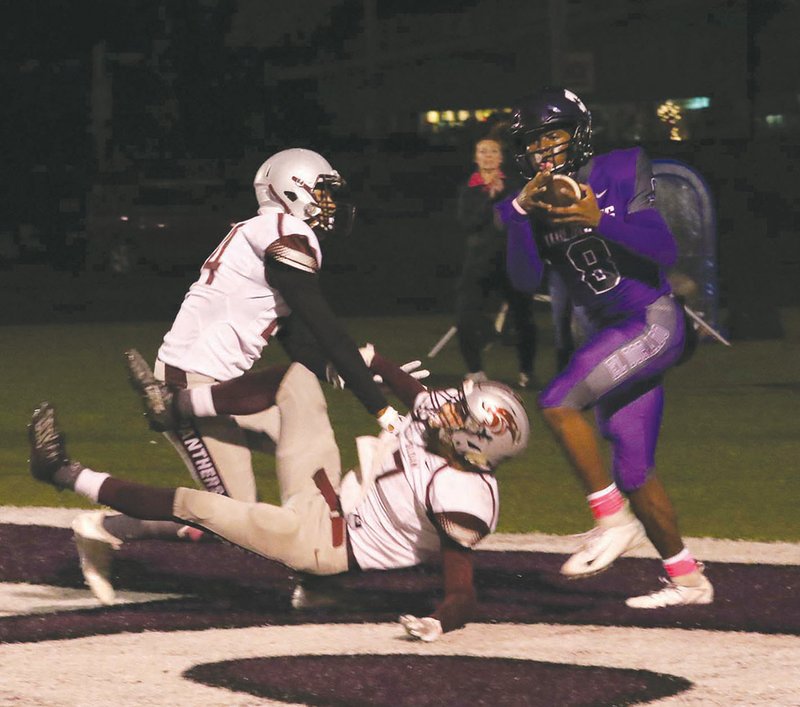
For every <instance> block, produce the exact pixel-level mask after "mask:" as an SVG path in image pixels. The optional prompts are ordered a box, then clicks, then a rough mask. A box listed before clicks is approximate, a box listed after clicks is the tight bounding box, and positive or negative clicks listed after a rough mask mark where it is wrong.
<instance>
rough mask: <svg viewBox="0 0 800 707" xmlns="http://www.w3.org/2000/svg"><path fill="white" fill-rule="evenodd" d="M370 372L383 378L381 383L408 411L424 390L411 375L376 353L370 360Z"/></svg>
mask: <svg viewBox="0 0 800 707" xmlns="http://www.w3.org/2000/svg"><path fill="white" fill-rule="evenodd" d="M370 370H371V371H373V372H374V373H377V374H378V375H379V376H380V377H381V378H383V382H384V383H386V385H388V386H389V389H390V390H391V391H392V392H393V393H394V394H395V395H396V396H397V397H398V398H400V400H401V401H402V402H403V405H405V406H406V407H407V408H408V409H409V410H411V409H412V408H413V407H414V401H415V400H416V399H417V396H418V395H419V394H420V393H421V392H422V391H424V390H426V388H425V386H424V385H422V383H420V382H419V381H418V380H417V379H416V378H414V377H413V376H412V375H411V374H409V373H406V372H405V371H404V370H403V369H402V368H400V366H398V365H397V364H396V363H394V362H392V361H389V360H388V359H386V358H384V357H383V356H381V355H380V354H379V353H377V352H376V353H375V356H373V358H372V363H371V364H370Z"/></svg>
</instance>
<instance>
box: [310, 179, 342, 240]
mask: <svg viewBox="0 0 800 707" xmlns="http://www.w3.org/2000/svg"><path fill="white" fill-rule="evenodd" d="M311 197H312V200H311V201H309V202H308V203H307V204H306V205H305V207H304V209H303V210H304V213H305V215H306V219H305V220H306V221H307V223H308V225H309V226H311V228H313V229H314V230H315V231H316V232H317V234H318V235H320V236H322V235H328V234H330V233H334V234H336V235H339V236H346V235H347V234H348V233H350V231H351V230H352V228H353V220H354V218H355V207H354V206H353V205H352V204H350V203H349V202H348V201H347V200H346V199H347V197H348V189H347V183H346V182H345V181H344V179H342V178H341V177H340V176H339V175H338V174H336V173H334V174H321V175H320V176H319V178H318V179H317V183H316V184H315V185H314V188H313V190H311Z"/></svg>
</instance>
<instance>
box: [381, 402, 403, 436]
mask: <svg viewBox="0 0 800 707" xmlns="http://www.w3.org/2000/svg"><path fill="white" fill-rule="evenodd" d="M402 422H403V417H402V416H401V415H400V413H399V412H397V410H395V409H394V408H393V407H392V406H391V405H387V406H386V407H385V408H384V409H383V412H382V413H381V414H380V415H379V416H378V424H379V425H380V426H381V427H382V428H383V429H384V430H386V431H387V432H392V433H395V432H397V431H398V430H399V429H400V425H401V424H402Z"/></svg>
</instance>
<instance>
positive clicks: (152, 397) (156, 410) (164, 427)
mask: <svg viewBox="0 0 800 707" xmlns="http://www.w3.org/2000/svg"><path fill="white" fill-rule="evenodd" d="M125 361H126V362H127V364H128V373H129V374H130V380H131V385H132V386H133V389H134V390H135V391H136V392H137V393H139V395H140V396H141V399H142V406H143V407H144V416H145V417H146V418H147V422H148V424H149V425H150V429H151V430H154V431H156V432H168V431H170V430H176V429H178V427H180V420H179V419H178V416H177V415H176V414H175V412H174V406H173V394H172V391H170V389H169V388H168V387H167V386H166V385H164V383H162V382H161V381H160V380H157V379H156V377H155V376H154V375H153V371H152V370H150V366H148V365H147V361H145V360H144V358H143V357H142V355H141V354H140V353H139V352H138V351H137V350H136V349H130V350H129V351H126V352H125Z"/></svg>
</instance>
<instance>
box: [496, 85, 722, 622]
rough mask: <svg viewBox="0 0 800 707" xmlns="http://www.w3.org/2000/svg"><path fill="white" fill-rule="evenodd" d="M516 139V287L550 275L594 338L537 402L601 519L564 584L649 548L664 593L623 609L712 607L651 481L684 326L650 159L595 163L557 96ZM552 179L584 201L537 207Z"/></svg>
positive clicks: (582, 109) (525, 118) (519, 119)
mask: <svg viewBox="0 0 800 707" xmlns="http://www.w3.org/2000/svg"><path fill="white" fill-rule="evenodd" d="M511 130H512V133H513V134H514V136H515V137H516V138H517V141H518V144H519V146H520V149H519V151H518V152H519V154H518V155H517V162H518V165H519V167H520V169H521V171H522V173H523V176H525V177H526V178H527V179H528V180H529V181H528V183H527V184H526V185H525V187H524V188H523V189H522V191H521V192H520V193H519V194H518V195H517V196H516V197H514V198H510V199H507V200H505V201H503V202H502V203H501V204H499V205H498V206H497V207H496V208H497V211H498V213H499V215H500V218H501V219H502V221H503V223H504V224H505V225H506V227H507V229H508V256H507V257H508V262H507V267H508V272H509V277H510V279H511V281H512V283H513V284H514V286H515V287H517V288H518V289H520V290H522V291H524V292H530V293H533V292H535V291H536V288H537V286H538V284H539V281H540V278H541V276H542V272H543V270H544V267H545V264H547V267H549V268H551V269H552V270H553V271H554V272H556V273H557V274H558V276H560V277H561V279H562V280H563V281H564V283H565V285H566V288H567V291H568V293H569V296H570V298H571V299H572V300H573V302H575V303H576V304H577V305H579V306H581V307H582V308H583V310H584V311H585V312H586V314H587V316H588V318H589V320H590V323H591V325H592V328H593V331H594V333H593V334H592V335H591V336H590V337H589V338H588V340H587V341H586V342H585V343H584V344H583V345H582V346H581V347H580V348H578V349H577V350H576V351H575V353H574V355H573V356H572V358H571V359H570V361H569V363H568V364H567V366H566V367H565V368H564V369H563V370H562V371H560V372H559V373H558V374H557V375H556V376H555V378H554V379H553V380H552V381H550V383H549V384H548V385H547V386H546V387H545V388H544V390H543V391H542V392H541V394H540V396H539V405H540V407H541V409H542V413H543V415H544V418H545V420H546V421H547V424H548V426H549V427H550V429H551V430H552V432H553V434H554V435H555V438H556V439H557V441H558V442H559V444H560V445H561V447H562V448H563V450H564V452H565V454H566V456H567V458H568V459H569V461H570V463H571V465H572V467H573V468H574V470H575V472H576V473H577V475H578V477H579V479H580V480H581V482H582V484H583V486H584V488H585V491H586V494H587V499H588V502H589V506H590V508H591V511H592V514H593V516H594V518H595V527H594V528H593V530H592V531H591V532H589V533H588V534H587V536H586V539H585V542H584V543H583V544H582V546H581V547H580V549H579V550H578V551H577V552H576V553H575V554H574V555H572V556H571V557H570V558H569V559H568V560H567V561H566V562H565V563H564V565H563V567H562V569H561V572H562V573H563V574H564V575H566V576H568V577H573V578H577V577H584V576H589V575H592V574H595V573H597V572H600V571H601V570H604V569H606V568H607V567H608V566H610V565H611V563H612V562H613V561H614V560H615V559H616V558H617V557H619V556H620V555H622V554H623V553H624V552H626V551H628V550H630V549H632V548H634V547H635V546H637V545H639V544H641V543H642V542H643V541H644V540H645V538H647V539H649V540H650V541H651V542H652V543H653V545H654V546H655V548H656V550H657V551H658V552H659V554H660V555H661V557H662V559H663V563H664V568H665V570H666V573H667V575H668V577H669V580H668V581H667V584H666V586H665V587H664V588H662V589H660V590H657V591H654V592H653V593H651V594H648V595H645V596H641V597H632V598H629V599H628V600H627V601H626V603H627V605H628V606H630V607H635V608H656V607H662V606H670V605H680V604H708V603H710V602H712V601H713V596H714V591H713V587H712V585H711V583H710V582H709V580H708V579H707V578H706V576H705V575H704V574H703V567H702V565H701V564H699V563H698V562H696V561H695V559H694V558H693V557H692V555H691V553H690V552H689V550H688V549H687V548H686V547H685V546H684V543H683V540H682V539H681V535H680V532H679V530H678V524H677V519H676V514H675V511H674V508H673V506H672V503H671V502H670V499H669V497H668V495H667V493H666V491H665V489H664V486H663V485H662V483H661V480H660V478H659V476H658V474H657V473H656V469H655V450H656V443H657V440H658V434H659V429H660V426H661V417H662V412H663V406H664V387H663V383H662V381H663V376H664V373H665V372H666V371H667V370H668V369H669V368H671V367H672V366H674V365H675V364H676V363H677V362H678V361H679V359H680V358H681V355H682V353H683V351H684V348H685V341H686V335H687V327H686V324H685V321H684V313H683V308H682V307H681V305H680V303H679V302H677V301H676V300H675V298H674V297H673V295H672V292H671V290H670V286H669V283H668V282H667V279H666V277H665V273H666V270H667V269H668V268H669V267H671V266H672V265H673V264H674V263H675V260H676V257H677V248H676V244H675V239H674V238H673V236H672V233H671V232H670V230H669V227H668V226H667V224H666V222H665V221H664V219H663V218H662V217H661V214H660V213H659V212H658V211H657V210H656V208H655V207H654V199H655V184H654V181H653V175H652V169H651V165H650V160H649V159H648V157H647V155H646V154H645V153H644V151H643V150H642V149H641V148H639V147H633V148H630V149H621V150H614V151H611V152H608V153H605V154H600V155H593V148H592V119H591V113H590V112H589V110H588V109H587V108H586V106H585V105H584V104H583V102H582V101H581V100H580V98H578V96H576V95H575V94H574V93H573V92H571V91H569V90H565V89H561V88H547V89H543V90H541V91H540V92H539V93H537V94H535V95H533V96H531V97H529V98H527V99H525V100H523V101H521V102H520V103H519V105H518V106H517V108H516V110H515V112H514V122H513V124H512V128H511ZM553 174H566V175H568V176H571V177H573V178H574V179H575V180H576V181H577V182H578V183H579V185H580V189H581V194H582V196H581V198H580V199H579V200H577V201H576V202H575V203H573V204H572V205H570V206H562V207H557V206H552V205H549V204H547V203H544V202H543V201H540V200H537V197H538V195H539V194H541V193H542V192H543V191H544V187H545V185H546V184H547V181H548V180H549V179H550V178H551V175H553ZM588 409H593V410H594V413H595V417H596V420H597V427H598V429H599V432H600V434H602V436H603V437H604V438H605V439H606V440H608V442H610V444H611V447H612V450H613V455H612V457H613V459H612V470H611V471H612V474H613V481H612V479H611V477H610V476H609V474H608V471H607V469H606V465H605V463H604V462H603V458H602V456H601V452H600V447H599V444H598V439H597V435H596V433H595V430H594V429H593V427H592V425H591V424H590V422H589V421H588V420H587V419H586V418H585V416H584V411H585V410H588Z"/></svg>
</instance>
